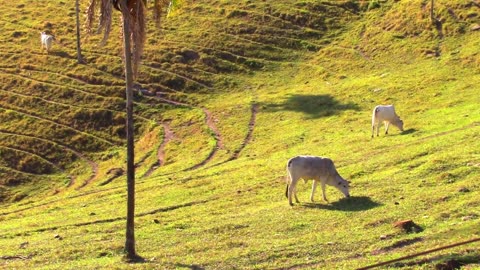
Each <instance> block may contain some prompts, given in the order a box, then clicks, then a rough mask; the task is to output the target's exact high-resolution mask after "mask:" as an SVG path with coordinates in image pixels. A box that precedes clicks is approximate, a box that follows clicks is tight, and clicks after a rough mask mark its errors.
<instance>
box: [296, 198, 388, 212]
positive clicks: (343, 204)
mask: <svg viewBox="0 0 480 270" xmlns="http://www.w3.org/2000/svg"><path fill="white" fill-rule="evenodd" d="M302 205H303V206H305V207H308V208H317V209H325V210H337V211H350V212H357V211H365V210H369V209H372V208H375V207H378V206H381V205H382V204H381V203H377V202H375V201H372V200H371V199H370V198H369V197H365V196H361V197H350V198H342V199H340V200H338V201H336V202H332V203H329V204H323V203H305V204H302Z"/></svg>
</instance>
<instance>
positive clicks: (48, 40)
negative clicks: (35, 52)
mask: <svg viewBox="0 0 480 270" xmlns="http://www.w3.org/2000/svg"><path fill="white" fill-rule="evenodd" d="M40 39H41V40H42V49H43V48H45V49H46V50H47V54H48V52H49V51H50V49H51V48H52V44H53V41H54V40H55V38H54V37H53V36H52V35H49V34H47V33H45V32H42V33H41V34H40Z"/></svg>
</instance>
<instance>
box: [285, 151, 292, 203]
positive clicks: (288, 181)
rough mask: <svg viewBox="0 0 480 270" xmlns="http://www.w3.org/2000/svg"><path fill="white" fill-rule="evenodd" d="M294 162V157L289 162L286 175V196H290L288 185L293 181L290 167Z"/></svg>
mask: <svg viewBox="0 0 480 270" xmlns="http://www.w3.org/2000/svg"><path fill="white" fill-rule="evenodd" d="M291 163H292V159H290V160H289V161H288V163H287V175H286V177H285V182H287V189H286V190H285V197H287V198H288V186H289V185H290V181H291V176H290V170H289V169H288V168H289V167H290V165H291Z"/></svg>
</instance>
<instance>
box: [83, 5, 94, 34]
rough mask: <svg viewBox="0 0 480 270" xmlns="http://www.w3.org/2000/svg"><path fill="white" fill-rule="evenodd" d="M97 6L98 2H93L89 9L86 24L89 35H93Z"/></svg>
mask: <svg viewBox="0 0 480 270" xmlns="http://www.w3.org/2000/svg"><path fill="white" fill-rule="evenodd" d="M96 5H97V1H96V0H91V1H90V4H89V5H88V8H87V19H86V22H85V28H86V29H87V33H88V34H91V33H92V27H93V21H94V20H95V8H96Z"/></svg>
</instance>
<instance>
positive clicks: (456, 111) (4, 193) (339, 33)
mask: <svg viewBox="0 0 480 270" xmlns="http://www.w3.org/2000/svg"><path fill="white" fill-rule="evenodd" d="M17 2H18V3H15V6H14V7H12V8H11V9H4V10H2V11H1V14H2V18H3V19H2V21H3V22H4V24H5V25H6V26H5V29H4V32H5V33H6V34H4V35H3V36H2V42H1V43H0V44H1V45H0V51H1V52H2V57H1V59H0V71H1V72H0V88H1V89H0V95H1V98H0V102H1V103H0V115H1V119H2V121H1V123H0V137H1V138H2V140H0V153H1V156H0V184H1V185H0V195H1V197H0V198H1V199H2V201H3V203H2V206H3V207H2V211H1V212H0V220H1V223H0V228H1V233H0V244H1V245H2V247H4V248H3V252H2V254H0V255H1V261H0V265H2V267H5V268H15V267H17V268H29V267H30V268H31V267H36V268H45V269H65V268H73V267H81V268H102V267H104V268H111V267H117V268H129V267H132V266H131V265H126V264H121V263H120V262H121V254H122V243H123V229H124V221H123V219H124V216H125V210H124V204H125V197H126V196H125V192H124V191H125V185H124V181H125V177H124V176H123V168H124V153H123V152H124V148H123V146H124V135H125V134H124V126H123V125H124V112H123V107H124V102H123V95H124V94H123V91H124V89H123V88H124V86H123V80H122V76H123V74H122V62H121V58H120V57H119V55H120V52H121V45H120V42H119V39H116V38H115V35H112V38H111V40H110V41H109V42H108V44H107V45H106V46H105V47H99V46H98V44H99V37H96V36H93V37H90V38H89V39H88V40H82V42H83V51H84V56H85V59H86V61H87V64H85V65H79V64H77V63H76V52H75V49H74V48H75V36H74V31H73V29H74V26H75V25H74V23H75V21H74V16H75V14H74V7H73V4H70V3H67V2H64V1H51V3H48V4H44V5H40V4H32V3H30V2H28V3H27V1H17ZM427 2H428V1H407V2H406V1H369V2H368V3H367V2H365V3H364V2H357V1H323V2H316V1H303V2H296V1H276V2H275V3H273V2H272V3H267V2H258V3H257V2H252V1H239V2H235V3H231V1H203V3H193V2H188V3H185V5H184V6H183V7H182V9H181V11H179V13H178V14H177V15H176V16H175V17H173V18H171V19H168V20H165V21H164V24H163V27H162V29H161V30H155V29H154V28H153V27H152V28H150V30H149V35H148V40H147V46H146V50H145V59H144V62H143V65H142V67H141V69H140V76H139V78H138V87H137V88H138V89H140V88H141V89H143V91H140V90H139V91H138V93H137V95H136V104H135V110H136V130H137V134H138V135H137V141H136V159H137V179H138V180H137V183H138V184H137V190H138V191H137V219H136V224H137V245H138V252H139V254H140V255H142V256H144V257H145V258H147V259H148V262H146V263H144V264H139V265H135V266H134V267H136V268H145V269H151V268H169V269H171V268H191V269H193V268H195V269H197V268H206V269H231V268H242V269H251V268H312V269H316V268H326V269H327V268H328V269H352V268H355V267H360V266H364V265H367V264H371V263H373V262H378V261H382V260H387V259H390V258H396V257H400V256H402V255H406V254H410V253H413V252H416V251H423V250H426V249H429V248H431V247H436V246H440V245H442V244H447V243H453V242H455V241H461V240H465V239H469V238H473V237H478V234H479V231H478V227H479V226H478V225H479V219H478V217H479V215H480V212H479V211H480V208H479V204H478V200H477V198H478V195H479V184H478V178H479V175H480V173H479V167H480V157H479V155H478V154H479V153H478V149H480V144H479V142H478V139H477V138H478V136H479V132H480V111H479V110H478V105H479V104H480V96H479V95H478V85H479V83H480V72H479V68H480V56H479V54H478V47H479V45H480V44H479V43H480V42H479V40H480V39H479V35H480V32H479V31H476V30H474V29H476V25H477V24H478V22H479V15H478V12H479V11H480V8H479V4H478V3H477V2H475V1H456V2H455V3H452V2H451V1H435V2H436V9H435V12H436V13H435V14H436V17H437V18H438V20H439V21H440V24H441V27H435V26H434V25H432V24H431V22H430V18H429V5H428V3H427ZM83 4H85V3H83ZM59 14H61V15H59ZM437 25H438V24H437ZM117 26H118V21H117V24H116V25H115V29H114V33H118V32H119V29H118V27H117ZM43 30H49V31H51V32H52V33H54V34H55V35H56V37H57V41H58V42H57V43H56V44H55V47H54V50H53V52H52V53H51V54H49V55H47V54H46V53H45V52H42V51H41V50H40V48H39V47H40V46H39V32H40V31H43ZM141 92H143V93H144V94H141ZM381 103H393V104H395V106H396V108H397V112H398V113H399V115H400V116H401V117H402V119H403V120H404V121H405V128H406V131H404V132H403V133H400V132H399V131H398V130H395V129H394V127H392V130H391V131H390V134H389V135H387V136H383V134H382V135H381V136H380V137H378V138H374V139H371V138H370V136H371V133H370V132H371V129H370V117H371V109H372V108H373V107H374V106H375V105H376V104H381ZM298 154H313V155H324V156H329V157H331V158H332V159H333V160H334V161H335V164H336V165H337V168H338V170H339V172H340V174H341V175H342V176H344V177H345V178H347V179H349V180H351V181H352V189H351V194H352V195H353V197H352V198H350V199H349V200H344V199H341V194H340V193H339V192H337V191H335V190H334V189H332V188H331V187H330V188H327V194H328V197H329V199H330V203H326V202H323V201H321V200H320V198H321V197H320V195H319V194H318V192H317V196H316V198H317V200H318V202H316V203H309V202H307V198H308V193H309V190H308V188H307V185H305V184H303V183H301V184H300V185H299V186H298V189H299V197H300V200H301V201H302V203H301V204H300V205H297V206H294V207H293V208H292V207H289V206H288V203H287V200H286V199H285V197H284V191H285V190H284V188H285V163H286V161H287V160H288V158H290V157H292V156H294V155H298ZM403 219H413V220H414V221H415V222H416V223H417V224H419V225H420V226H421V228H422V232H419V233H413V234H406V233H402V232H401V231H399V230H398V229H397V228H394V227H393V226H392V224H393V223H394V222H395V221H398V220H403ZM54 235H58V237H56V238H54ZM380 236H382V239H383V240H381V239H380V238H381V237H380ZM479 253H480V252H479V249H478V244H476V245H475V244H472V245H471V246H465V247H459V248H456V249H455V250H453V251H445V252H443V253H440V254H435V255H431V257H427V258H426V260H425V261H424V262H422V263H427V264H428V265H427V267H428V266H432V265H434V264H436V263H439V262H441V261H444V260H447V259H449V258H450V256H453V257H454V258H456V260H458V261H461V262H462V263H464V264H469V265H471V266H472V267H473V265H474V264H475V263H476V264H478V263H479V260H478V257H479V256H480V254H479ZM429 258H430V259H434V260H433V261H432V262H430V261H428V259H429ZM420 262H421V261H420ZM415 263H416V262H415V261H414V262H412V263H411V264H412V265H411V266H412V267H417V266H416V264H415ZM398 266H399V267H402V265H398ZM403 266H407V265H403ZM418 267H419V268H420V267H422V266H418Z"/></svg>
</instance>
